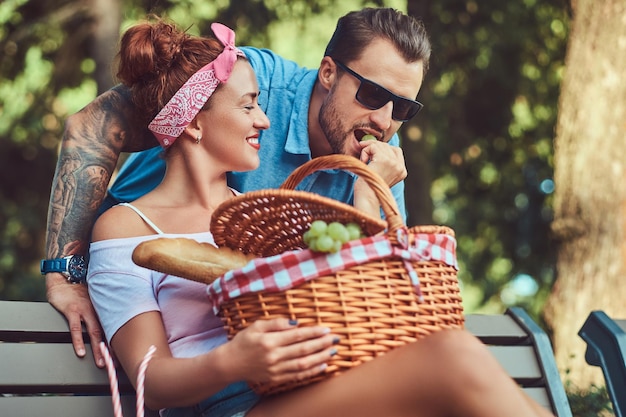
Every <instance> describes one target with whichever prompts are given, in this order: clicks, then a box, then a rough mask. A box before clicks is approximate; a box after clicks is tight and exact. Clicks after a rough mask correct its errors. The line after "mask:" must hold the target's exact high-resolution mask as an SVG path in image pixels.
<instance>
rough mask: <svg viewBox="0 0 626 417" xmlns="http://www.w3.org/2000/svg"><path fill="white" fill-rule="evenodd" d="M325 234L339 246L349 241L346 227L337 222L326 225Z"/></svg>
mask: <svg viewBox="0 0 626 417" xmlns="http://www.w3.org/2000/svg"><path fill="white" fill-rule="evenodd" d="M326 233H328V235H329V236H330V237H331V238H333V240H338V241H339V242H341V244H344V243H346V242H347V241H349V240H350V232H348V229H346V226H344V225H343V224H341V223H339V222H332V223H331V224H329V225H328V229H327V230H326Z"/></svg>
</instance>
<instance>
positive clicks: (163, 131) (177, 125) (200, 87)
mask: <svg viewBox="0 0 626 417" xmlns="http://www.w3.org/2000/svg"><path fill="white" fill-rule="evenodd" d="M211 29H212V30H213V33H215V36H216V37H217V39H218V40H219V41H220V42H222V44H223V45H224V50H223V51H222V53H220V54H219V55H218V56H217V58H215V60H213V61H212V62H209V63H208V64H206V65H205V66H204V67H202V68H200V69H199V70H198V71H197V72H196V73H195V74H193V75H192V76H191V77H190V78H189V79H188V80H187V81H186V82H185V84H183V86H182V87H180V89H179V90H178V91H177V92H176V94H174V96H172V98H171V99H170V101H168V102H167V104H166V105H165V106H164V107H163V108H162V109H161V111H160V112H159V114H157V115H156V117H155V118H154V119H152V121H151V122H150V124H149V125H148V129H150V130H151V131H152V133H153V134H154V136H156V138H157V140H158V141H159V143H160V144H161V146H162V147H163V148H168V147H170V146H171V145H172V144H173V143H174V141H175V140H176V139H177V138H178V137H179V136H180V135H181V133H183V131H184V130H185V128H186V127H187V126H188V125H189V123H191V121H192V120H193V119H194V117H196V115H197V114H198V112H199V111H200V110H201V109H202V107H204V105H205V103H206V102H207V100H208V99H209V97H211V95H212V94H213V92H214V91H215V89H216V88H217V86H218V85H219V83H220V82H223V83H225V82H226V81H228V78H229V77H230V73H231V72H232V70H233V66H234V65H235V62H236V61H237V57H238V56H243V57H245V55H244V53H243V52H242V51H241V49H239V48H237V47H236V46H235V32H233V31H232V30H231V29H230V28H229V27H227V26H224V25H222V24H221V23H213V24H212V25H211Z"/></svg>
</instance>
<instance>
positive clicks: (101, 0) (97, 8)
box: [90, 0, 122, 94]
mask: <svg viewBox="0 0 626 417" xmlns="http://www.w3.org/2000/svg"><path fill="white" fill-rule="evenodd" d="M90 2H91V13H92V16H93V38H92V48H91V49H92V50H91V57H92V58H93V60H94V61H95V63H96V69H95V72H94V79H95V80H96V83H97V85H98V94H101V93H103V92H105V91H106V90H108V89H109V88H111V87H113V85H115V79H114V77H113V75H114V74H113V66H112V63H113V59H114V57H115V54H116V53H117V47H118V44H119V39H120V25H121V22H122V5H121V4H120V1H119V0H90Z"/></svg>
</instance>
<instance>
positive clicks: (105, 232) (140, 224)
mask: <svg viewBox="0 0 626 417" xmlns="http://www.w3.org/2000/svg"><path fill="white" fill-rule="evenodd" d="M152 234H154V231H153V230H152V229H151V228H150V227H149V226H148V225H147V224H146V222H145V221H144V220H143V219H142V218H141V217H140V216H139V215H138V214H137V213H136V212H135V211H134V210H132V209H131V208H130V207H125V206H113V207H111V208H110V209H108V210H107V211H105V212H104V213H102V215H101V216H100V217H99V218H98V220H97V221H96V223H95V225H94V227H93V232H92V236H91V238H92V241H93V242H97V241H99V240H108V239H121V238H128V237H136V236H146V235H152Z"/></svg>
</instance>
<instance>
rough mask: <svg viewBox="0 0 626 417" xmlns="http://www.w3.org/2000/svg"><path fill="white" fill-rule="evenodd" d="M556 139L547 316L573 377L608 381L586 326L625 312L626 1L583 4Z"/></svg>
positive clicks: (581, 381)
mask: <svg viewBox="0 0 626 417" xmlns="http://www.w3.org/2000/svg"><path fill="white" fill-rule="evenodd" d="M572 3H573V8H572V9H573V13H574V19H573V24H572V30H571V33H570V38H569V45H568V51H567V57H566V67H565V68H566V70H565V77H564V79H563V83H562V87H561V97H560V103H559V115H558V121H557V127H556V139H555V154H554V168H555V184H556V191H555V196H554V197H555V200H554V212H555V218H554V222H553V224H552V229H553V232H554V235H555V238H556V239H557V241H558V245H559V246H558V259H557V280H556V283H555V285H554V288H553V290H552V294H551V295H550V297H549V299H548V303H547V305H546V309H545V319H546V322H547V323H548V325H549V327H550V331H551V332H552V338H553V343H554V349H555V355H556V359H557V364H558V366H559V369H560V371H561V373H562V375H563V377H564V379H565V380H570V381H571V382H573V383H574V384H575V385H576V386H578V387H579V388H581V389H586V388H588V387H589V385H590V384H591V383H595V384H597V385H604V382H603V379H602V374H601V372H600V371H599V368H597V367H592V366H590V365H588V364H587V363H586V362H585V358H584V354H585V348H586V345H585V343H584V342H583V341H582V339H581V338H580V337H579V336H578V330H579V329H580V327H581V326H582V324H583V323H584V320H585V319H586V317H587V316H588V314H589V312H590V311H592V310H596V309H602V310H605V311H606V312H607V314H609V315H613V316H615V317H626V286H624V283H623V279H624V272H625V269H626V268H624V259H625V256H624V255H626V245H625V244H624V237H625V236H626V233H625V232H626V230H625V229H624V227H625V224H626V222H624V216H625V215H626V189H625V187H624V177H625V176H626V172H625V168H624V163H625V158H624V157H625V156H626V137H625V135H624V133H625V130H626V72H625V71H626V24H625V20H624V16H626V0H603V1H600V2H599V1H597V0H577V1H575V2H572Z"/></svg>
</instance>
